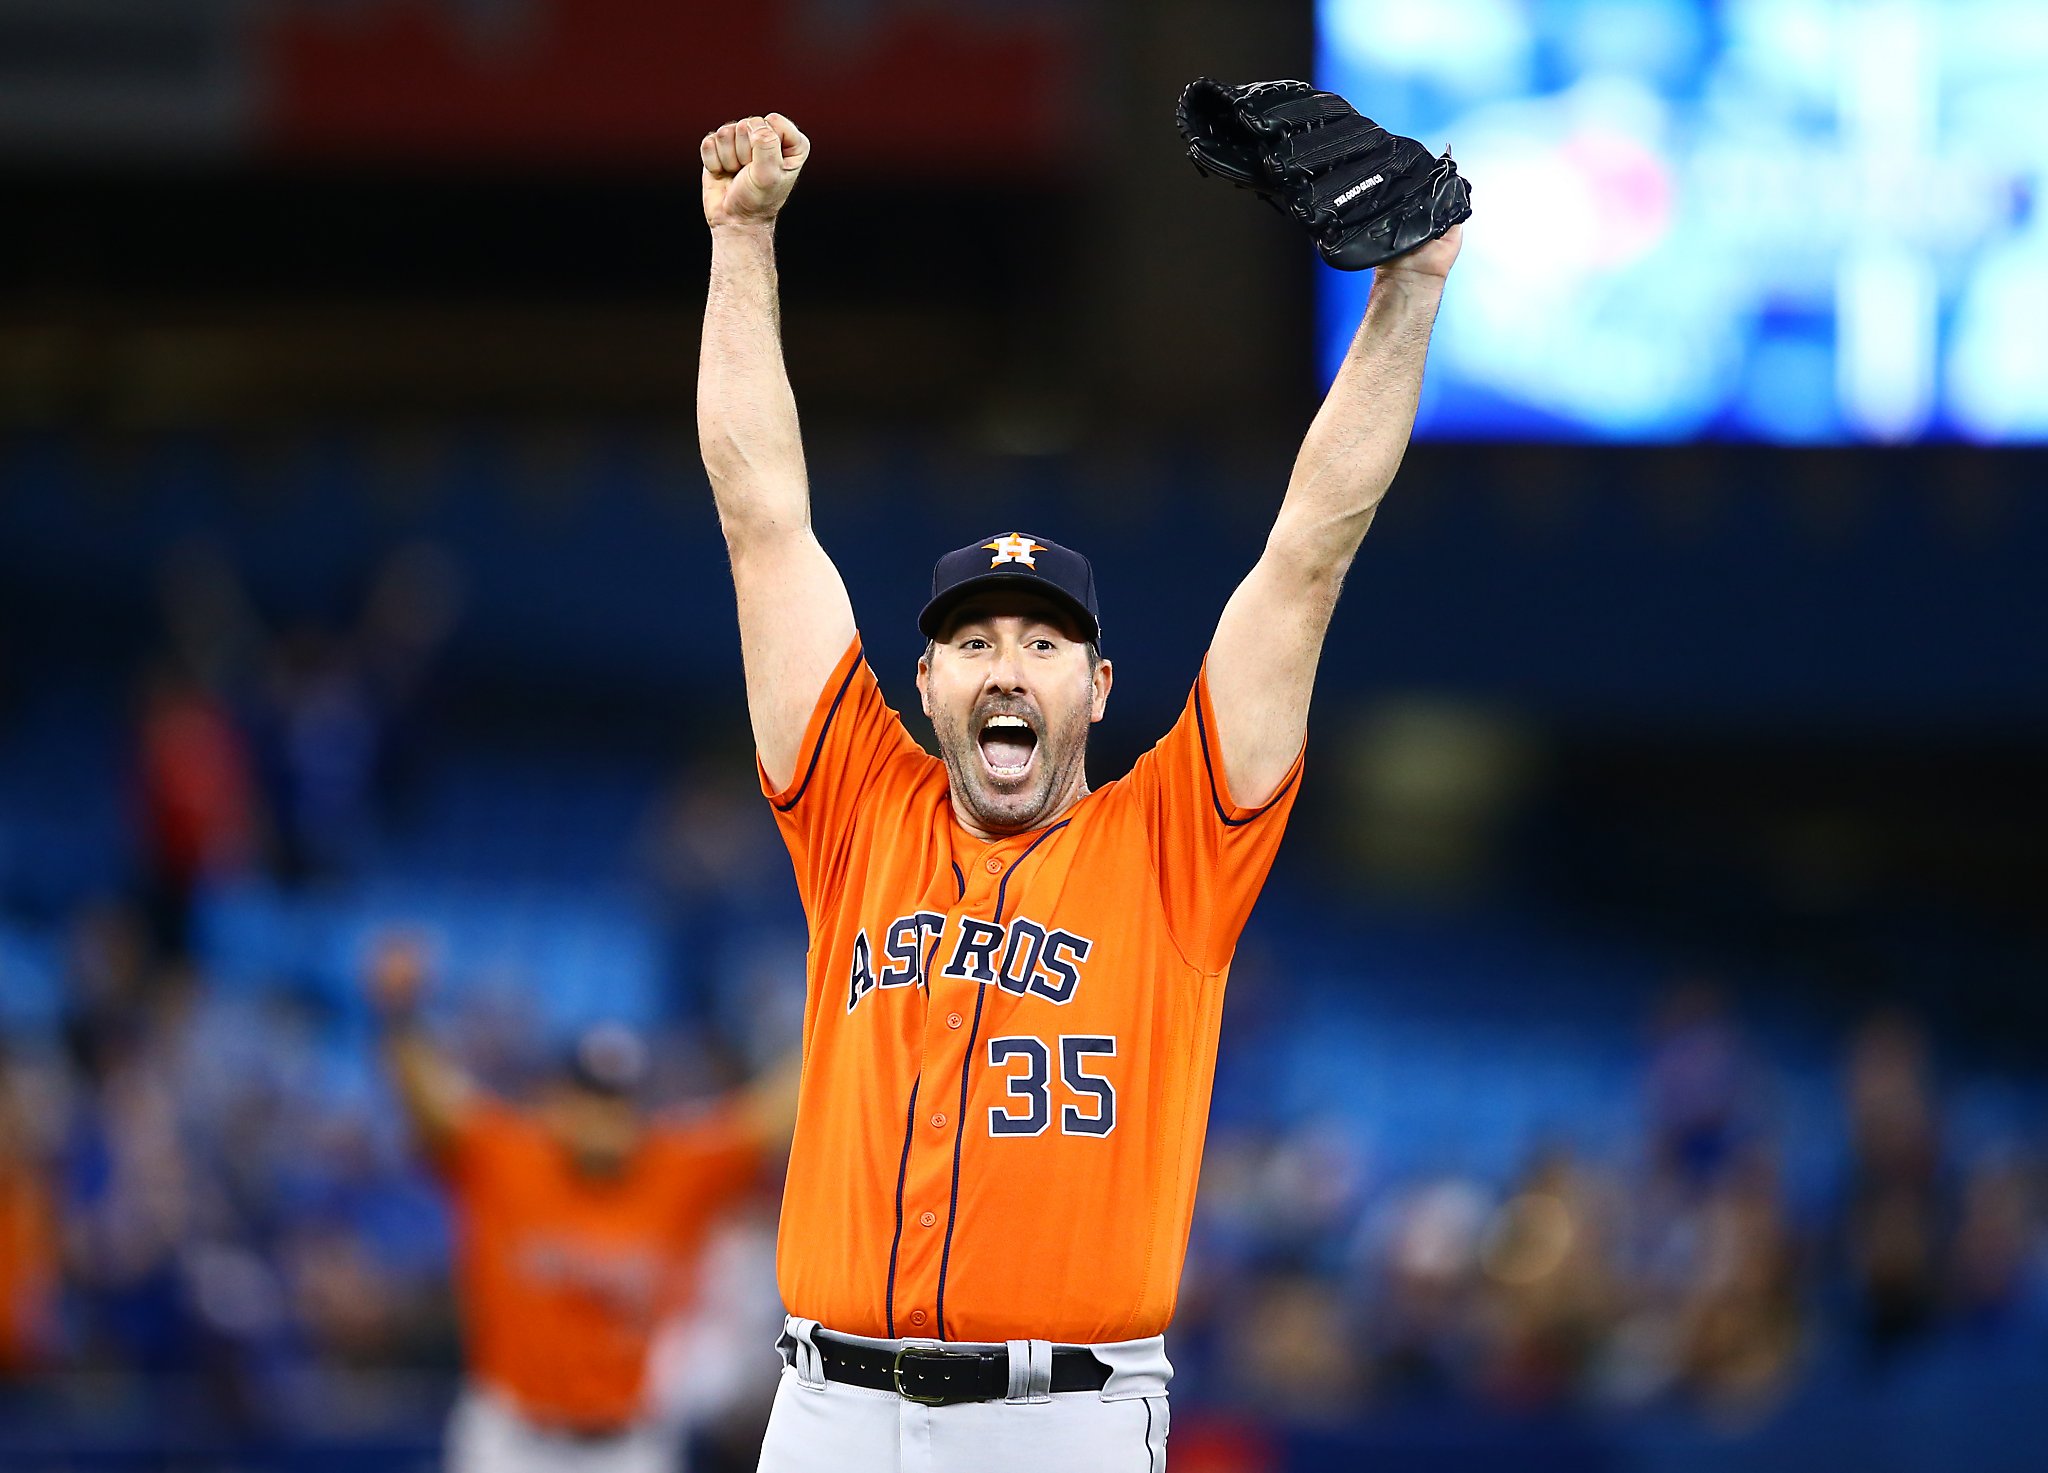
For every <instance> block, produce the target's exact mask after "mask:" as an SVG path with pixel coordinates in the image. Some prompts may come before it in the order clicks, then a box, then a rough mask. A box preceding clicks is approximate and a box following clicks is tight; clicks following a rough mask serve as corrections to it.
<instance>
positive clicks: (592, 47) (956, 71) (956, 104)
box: [258, 0, 1082, 177]
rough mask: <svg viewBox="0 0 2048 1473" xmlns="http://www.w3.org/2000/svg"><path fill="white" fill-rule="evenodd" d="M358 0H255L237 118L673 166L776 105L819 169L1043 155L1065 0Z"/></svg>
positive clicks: (1006, 160)
mask: <svg viewBox="0 0 2048 1473" xmlns="http://www.w3.org/2000/svg"><path fill="white" fill-rule="evenodd" d="M501 11H502V13H500V12H494V11H492V10H491V9H489V8H488V7H478V6H475V5H470V6H468V7H463V6H459V5H456V4H453V3H450V0H360V3H358V4H356V5H353V6H347V5H343V6H294V7H290V8H288V9H284V10H274V11H272V12H270V14H271V16H272V19H271V20H270V22H269V23H268V24H267V26H266V28H265V31H264V34H263V38H262V48H261V53H260V55H261V60H259V62H258V70H259V72H260V73H261V74H262V75H263V76H264V78H265V100H264V102H263V103H262V104H261V109H260V110H261V113H262V116H261V118H260V121H259V123H258V134H259V136H260V137H261V138H262V139H263V140H264V141H265V146H266V147H268V148H271V149H274V150H279V151H283V152H286V153H289V154H291V155H294V156H297V157H301V158H304V157H307V156H315V157H324V158H330V159H337V160H347V161H388V160H391V159H394V158H399V159H405V160H418V161H425V162H463V163H475V162H480V161H483V162H488V161H494V160H496V161H504V162H512V163H545V162H564V163H577V164H590V163H606V162H610V163H621V164H638V165H647V164H675V165H679V166H681V165H688V164H690V163H692V162H694V160H695V159H696V156H697V143H698V140H699V139H700V138H701V137H702V136H703V134H704V132H705V131H706V130H707V129H708V128H711V127H715V126H716V125H717V124H719V123H721V122H724V121H726V120H727V119H728V118H732V117H738V116H744V115H745V114H747V113H751V112H759V111H762V110H764V109H766V108H771V107H772V108H777V109H779V110H781V111H783V112H785V113H787V114H788V115H789V116H791V117H792V118H795V119H796V120H797V121H798V122H799V123H800V124H801V125H802V126H803V127H804V128H805V129H806V130H808V131H811V132H812V133H814V135H815V136H817V137H818V138H820V139H821V140H823V141H826V142H827V145H828V146H826V147H824V148H821V150H820V154H819V164H820V166H821V167H822V168H824V169H825V170H827V171H829V172H832V173H837V172H839V171H840V170H846V171H848V172H854V171H858V172H861V173H870V174H872V173H878V172H892V173H901V172H904V171H913V170H922V169H928V168H931V167H933V165H932V162H931V161H932V159H933V156H934V154H935V152H937V153H940V154H941V155H942V156H943V157H944V158H945V159H946V160H947V161H948V163H949V164H950V165H952V166H957V167H958V168H960V169H961V170H963V171H971V172H972V173H973V174H975V175H978V176H991V175H1002V176H1008V177H1015V176H1017V175H1019V174H1029V173H1032V172H1036V171H1039V170H1042V169H1045V168H1047V167H1049V166H1050V165H1051V163H1052V161H1053V159H1054V158H1055V157H1056V156H1057V154H1058V152H1059V151H1060V149H1061V148H1062V146H1063V145H1064V143H1065V141H1066V135H1067V133H1068V132H1069V131H1071V130H1072V128H1073V126H1074V118H1075V116H1076V112H1077V110H1078V109H1077V108H1076V106H1075V99H1074V96H1073V94H1074V93H1075V91H1076V88H1077V82H1078V77H1079V70H1080V68H1079V60H1080V57H1081V54H1082V48H1081V46H1080V45H1079V44H1078V29H1079V26H1078V22H1077V21H1076V19H1075V17H1076V16H1077V15H1079V14H1080V13H1081V12H1080V10H1079V9H1078V8H1076V7H1066V6H1053V7H1043V6H1039V7H1034V6H1031V5H1018V6H1015V7H1009V8H1002V7H977V8H976V9H975V11H974V12H973V13H968V14H962V13H960V12H959V11H958V10H957V9H956V10H949V9H947V8H944V7H939V6H923V5H920V6H907V5H881V6H877V7H875V11H876V13H875V14H874V15H872V16H871V17H859V16H856V17H853V18H850V19H847V18H840V17H838V16H836V15H834V13H833V9H832V7H828V6H822V5H811V4H805V3H802V0H750V3H748V4H745V5H731V6H727V5H706V4H696V3H685V0H528V3H526V4H524V5H512V4H508V5H505V6H503V7H501Z"/></svg>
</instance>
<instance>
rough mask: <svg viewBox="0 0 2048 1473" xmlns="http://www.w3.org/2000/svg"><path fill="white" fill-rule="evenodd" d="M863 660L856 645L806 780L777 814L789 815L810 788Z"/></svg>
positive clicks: (807, 768)
mask: <svg viewBox="0 0 2048 1473" xmlns="http://www.w3.org/2000/svg"><path fill="white" fill-rule="evenodd" d="M861 659H862V656H861V652H860V646H859V645H858V644H856V645H855V646H854V647H853V663H852V664H851V665H849V666H847V669H846V679H844V680H842V681H840V682H839V693H838V694H837V695H835V696H833V697H832V708H831V709H830V710H829V711H827V712H826V713H825V724H824V725H823V726H821V727H819V728H818V742H817V745H816V746H814V747H812V748H811V765H810V766H809V767H806V768H805V769H804V780H803V781H802V782H801V783H799V784H797V790H796V791H795V792H794V793H791V794H790V795H789V801H788V802H787V803H777V804H776V805H775V811H776V812H777V813H787V812H789V810H790V809H792V808H794V807H796V805H797V800H798V799H800V798H802V797H803V795H804V792H805V790H806V789H808V788H809V787H810V785H811V778H812V777H813V776H815V775H816V774H817V771H818V759H819V758H820V757H822V756H824V755H825V738H826V737H827V736H828V735H829V734H830V733H831V731H832V718H833V717H835V716H837V715H838V714H839V703H840V702H841V701H843V700H845V699H846V690H847V687H848V686H850V685H852V684H853V675H854V672H855V671H856V670H858V669H860V667H861ZM757 811H758V810H757Z"/></svg>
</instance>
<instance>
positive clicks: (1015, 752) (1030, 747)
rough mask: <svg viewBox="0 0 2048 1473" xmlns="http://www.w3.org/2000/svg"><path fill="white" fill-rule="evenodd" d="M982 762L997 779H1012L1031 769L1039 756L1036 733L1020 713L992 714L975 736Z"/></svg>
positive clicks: (1006, 780) (1010, 780)
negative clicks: (1033, 759)
mask: <svg viewBox="0 0 2048 1473" xmlns="http://www.w3.org/2000/svg"><path fill="white" fill-rule="evenodd" d="M976 742H977V744H978V745H979V746H980V748H981V760H982V765H983V766H985V767H987V768H988V772H989V776H990V777H992V778H994V779H995V780H996V781H997V782H1002V783H1008V782H1015V781H1016V780H1017V779H1018V778H1021V777H1023V776H1024V775H1025V774H1026V773H1027V772H1029V771H1030V770H1031V759H1032V758H1033V757H1035V756H1037V755H1038V733H1037V732H1036V731H1035V730H1033V728H1032V725H1031V723H1030V722H1028V721H1026V720H1025V719H1024V718H1023V717H1022V716H1008V715H1004V716H991V717H989V718H988V719H987V720H986V721H984V722H982V723H981V733H980V735H979V736H978V737H977V738H976Z"/></svg>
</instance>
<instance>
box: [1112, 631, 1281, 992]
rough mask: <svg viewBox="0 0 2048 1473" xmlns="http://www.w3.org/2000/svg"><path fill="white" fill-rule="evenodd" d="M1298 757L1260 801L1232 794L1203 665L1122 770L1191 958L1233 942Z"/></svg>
mask: <svg viewBox="0 0 2048 1473" xmlns="http://www.w3.org/2000/svg"><path fill="white" fill-rule="evenodd" d="M1301 765H1302V754H1301V753H1296V754H1295V758H1294V765H1293V766H1292V767H1290V768H1289V769H1288V772H1287V776H1286V777H1285V778H1284V779H1282V781H1281V783H1280V786H1279V788H1278V789H1277V790H1276V791H1275V793H1274V794H1273V796H1272V797H1271V798H1270V799H1268V800H1267V801H1266V803H1265V804H1264V805H1263V806H1261V807H1258V808H1245V807H1241V806H1240V805H1239V804H1238V803H1237V802H1236V801H1235V800H1233V799H1232V797H1231V794H1230V787H1229V784H1228V783H1227V782H1226V781H1225V778H1224V774H1223V760H1222V757H1221V755H1220V753H1219V751H1218V749H1217V744H1216V710H1215V707H1214V706H1213V705H1212V704H1211V702H1210V698H1209V675H1208V669H1207V667H1206V666H1204V667H1203V671H1202V673H1201V674H1200V675H1199V676H1198V677H1197V678H1196V680H1195V687H1194V689H1193V690H1192V691H1190V692H1189V693H1188V700H1187V705H1186V706H1185V707H1184V708H1183V709H1182V711H1181V714H1180V720H1178V721H1176V722H1175V723H1174V725H1173V729H1172V730H1171V731H1169V732H1168V733H1167V734H1166V735H1165V736H1164V737H1162V738H1161V739H1160V741H1159V743H1158V745H1157V746H1155V747H1153V748H1152V750H1151V751H1149V752H1147V753H1145V755H1144V756H1142V757H1140V758H1139V759H1138V761H1137V763H1136V764H1135V765H1134V766H1133V767H1132V768H1131V772H1130V775H1129V776H1128V777H1127V778H1125V779H1124V781H1125V782H1126V783H1128V784H1129V785H1130V789H1131V794H1132V799H1133V800H1134V801H1135V802H1136V803H1137V805H1138V806H1139V809H1140V811H1141V812H1142V813H1143V815H1144V821H1145V825H1146V830H1147V838H1148V841H1149V843H1150V846H1151V852H1152V863H1153V868H1154V870H1155V871H1156V872H1157V874H1158V876H1159V888H1160V893H1161V896H1162V898H1163V900H1164V902H1165V906H1166V923H1167V927H1168V929H1169V930H1170V931H1171V932H1172V935H1173V939H1174V941H1175V942H1176V943H1177V944H1178V945H1179V946H1180V949H1181V952H1182V954H1183V955H1184V956H1185V957H1186V958H1187V960H1188V961H1189V963H1190V964H1192V965H1194V966H1196V967H1199V968H1201V969H1202V970H1203V971H1205V972H1214V971H1220V970H1221V969H1222V968H1224V967H1226V966H1228V965H1229V963H1230V957H1231V954H1232V953H1233V952H1234V951H1235V950H1236V949H1237V938H1238V935H1239V933H1240V932H1242V931H1243V930H1244V924H1245V922H1246V921H1247V920H1248V919H1249V918H1250V916H1251V912H1252V905H1253V903H1254V902H1255V901H1256V900H1257V899H1258V898H1259V890H1260V888H1261V887H1262V886H1264V884H1265V883H1266V875H1267V873H1268V872H1269V871H1270V870H1271V869H1272V867H1273V857H1274V855H1275V854H1277V853H1278V852H1279V849H1280V837H1281V835H1282V834H1283V833H1284V832H1286V828H1287V818H1288V815H1289V814H1290V813H1291V812H1292V811H1293V808H1294V799H1295V795H1296V794H1297V793H1298V792H1299V791H1300V787H1301Z"/></svg>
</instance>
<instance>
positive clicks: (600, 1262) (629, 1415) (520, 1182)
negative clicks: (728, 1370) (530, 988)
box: [436, 1102, 761, 1429]
mask: <svg viewBox="0 0 2048 1473" xmlns="http://www.w3.org/2000/svg"><path fill="white" fill-rule="evenodd" d="M760 1161H761V1155H760V1151H759V1149H758V1148H757V1147H756V1146H755V1145H754V1144H753V1142H752V1141H751V1140H750V1139H748V1138H747V1137H746V1136H745V1135H744V1134H743V1133H742V1132H741V1131H740V1130H739V1128H738V1127H737V1125H736V1124H735V1123H734V1122H733V1121H732V1120H731V1119H729V1118H722V1117H717V1116H714V1117H712V1118H709V1119H706V1120H703V1121H701V1122H691V1123H687V1124H669V1123H656V1124H653V1125H650V1126H649V1128H648V1131H647V1135H646V1137H645V1139H644V1140H643V1141H642V1142H641V1144H640V1147H639V1149H638V1151H637V1152H636V1153H635V1154H634V1156H633V1158H632V1160H631V1162H630V1163H629V1164H628V1166H627V1168H626V1170H625V1171H624V1172H623V1173H621V1174H620V1175H618V1176H617V1177H611V1178H606V1177H593V1176H587V1175H584V1174H581V1173H579V1172H578V1171H577V1170H576V1169H575V1167H574V1166H573V1164H572V1163H571V1162H570V1159H569V1156H568V1153H567V1152H566V1151H564V1150H563V1149H562V1147H561V1146H560V1144H559V1143H558V1142H557V1141H556V1140H555V1138H554V1137H553V1136H552V1135H551V1134H550V1133H549V1132H548V1131H547V1129H546V1128H545V1127H544V1126H543V1125H541V1124H540V1123H539V1122H538V1121H536V1120H533V1119H530V1118H529V1117H527V1116H525V1115H522V1114H520V1113H519V1112H517V1111H515V1110H512V1109H509V1108H507V1107H506V1106H504V1105H501V1104H497V1103H495V1102H493V1103H485V1104H480V1105H478V1106H476V1107H474V1108H473V1109H471V1110H470V1111H469V1112H468V1114H467V1115H466V1116H465V1117H464V1119H463V1122H462V1124H461V1126H460V1128H459V1129H458V1130H457V1132H456V1135H455V1138H454V1140H453V1141H452V1142H451V1143H450V1144H449V1146H448V1147H447V1149H446V1150H444V1151H443V1152H442V1153H441V1154H440V1156H439V1157H438V1159H437V1162H436V1165H437V1166H438V1168H439V1170H440V1171H441V1173H442V1175H443V1177H444V1178H445V1179H446V1180H447V1182H448V1183H449V1186H450V1188H451V1190H452V1192H453V1194H454V1198H455V1213H456V1272H457V1282H458V1287H459V1290H460V1299H461V1313H462V1321H463V1332H464V1334H463V1338H464V1341H465V1344H466V1346H467V1349H468V1355H469V1365H470V1371H471V1373H472V1374H473V1375H475V1376H476V1377H477V1378H478V1379H479V1380H481V1381H483V1382H484V1383H485V1384H486V1385H489V1386H490V1387H492V1388H493V1389H495V1390H497V1391H499V1392H500V1393H502V1394H504V1395H506V1396H508V1397H510V1398H511V1399H512V1401H513V1403H514V1404H515V1405H517V1406H518V1407H519V1408H520V1409H521V1410H522V1411H523V1412H524V1413H526V1414H527V1415H528V1416H529V1417H531V1418H533V1419H534V1420H536V1421H540V1422H544V1423H549V1424H556V1425H562V1426H568V1427H575V1428H583V1429H607V1428H613V1427H618V1426H622V1425H624V1424H626V1423H629V1422H631V1421H633V1420H634V1419H635V1418H636V1417H638V1416H639V1415H640V1413H641V1411H642V1402H643V1397H644V1393H645V1389H646V1384H645V1383H646V1375H647V1359H648V1348H649V1346H650V1344H651V1342H652V1339H653V1332H654V1330H655V1329H656V1327H657V1326H658V1325H659V1323H660V1322H661V1320H662V1319H663V1318H664V1317H666V1316H667V1315H668V1314H669V1313H671V1312H672V1311H674V1310H676V1309H677V1308H679V1307H681V1305H682V1303H683V1302H684V1300H685V1299H686V1297H687V1294H688V1291H689V1287H690V1275H691V1273H692V1271H693V1270H694V1268H695V1266H696V1264H697V1261H698V1258H699V1254H700V1249H701V1248H702V1246H703V1242H704V1239H705V1236H706V1234H707V1232H708V1230H709V1228H710V1226H711V1224H712V1222H713V1221H714V1220H715V1219H716V1218H717V1216H718V1215H719V1214H720V1212H721V1211H722V1210H724V1209H725V1208H726V1207H727V1206H728V1205H729V1204H730V1203H731V1202H732V1201H733V1200H734V1199H735V1198H736V1197H738V1196H739V1195H740V1194H741V1193H743V1192H744V1191H745V1190H746V1188H747V1187H748V1186H749V1185H750V1184H751V1183H752V1182H753V1180H754V1177H755V1174H756V1172H757V1171H758V1169H759V1166H760Z"/></svg>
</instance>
